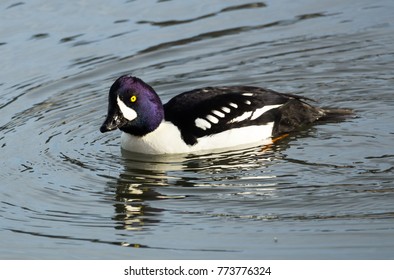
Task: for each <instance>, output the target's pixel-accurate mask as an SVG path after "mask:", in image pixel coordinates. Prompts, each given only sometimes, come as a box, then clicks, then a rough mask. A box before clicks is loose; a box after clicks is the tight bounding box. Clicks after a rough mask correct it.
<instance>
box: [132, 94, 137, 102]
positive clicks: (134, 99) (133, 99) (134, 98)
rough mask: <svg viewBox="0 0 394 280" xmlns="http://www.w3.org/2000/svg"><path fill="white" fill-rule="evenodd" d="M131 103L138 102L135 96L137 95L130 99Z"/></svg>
mask: <svg viewBox="0 0 394 280" xmlns="http://www.w3.org/2000/svg"><path fill="white" fill-rule="evenodd" d="M130 101H131V102H133V103H134V102H136V101H137V96H135V95H132V96H131V97H130Z"/></svg>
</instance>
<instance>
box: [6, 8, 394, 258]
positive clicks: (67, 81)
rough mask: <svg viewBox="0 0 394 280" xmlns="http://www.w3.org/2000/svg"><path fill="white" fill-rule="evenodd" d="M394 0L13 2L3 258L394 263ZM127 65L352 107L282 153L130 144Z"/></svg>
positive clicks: (171, 88)
mask: <svg viewBox="0 0 394 280" xmlns="http://www.w3.org/2000/svg"><path fill="white" fill-rule="evenodd" d="M393 13H394V2H393V1H391V0H381V1H379V0H377V1H373V2H371V1H367V0H354V1H312V0H304V1H289V0H283V1H274V0H269V1H264V2H258V1H239V0H231V1H201V0H198V1H197V0H195V1H180V0H173V1H147V0H143V1H126V0H115V1H111V2H108V1H104V0H99V1H98V0H94V1H93V0H87V1H71V2H70V1H69V2H67V1H49V2H48V1H43V0H32V1H25V2H20V1H14V0H9V1H2V2H1V4H0V26H1V28H0V52H1V58H0V67H1V69H2V71H1V75H0V114H1V118H0V131H1V132H0V147H1V149H0V153H1V159H2V160H1V168H0V179H1V181H0V217H1V224H0V243H1V245H0V258H2V259H157V258H159V259H195V258H198V259H207V258H209V259H216V258H220V259H290V258H291V259H292V258H295V259H300V258H301V259H305V258H307V259H309V258H311V259H332V258H334V259H350V258H351V259H365V258H367V259H369V258H371V259H383V258H388V259H394V183H393V182H394V168H393V165H394V149H393V138H394V125H393V119H394V99H393V91H394V89H393V88H394V48H393V46H394V17H393ZM126 73H132V74H134V75H137V76H139V77H141V78H143V79H144V80H146V81H147V82H148V83H150V84H151V85H152V86H154V87H155V89H156V90H157V92H158V93H159V94H160V96H161V98H162V99H163V100H164V101H167V100H168V99H169V98H171V97H172V96H174V95H175V94H177V93H180V92H182V91H185V90H188V89H192V88H195V87H201V86H209V85H226V84H232V85H234V84H248V85H257V86H264V87H268V88H272V89H274V90H278V91H284V92H293V93H302V94H303V95H305V96H307V97H310V98H313V99H316V100H318V102H319V104H322V105H324V106H333V107H345V108H352V109H354V110H355V111H356V114H357V118H353V119H349V120H348V121H345V122H343V123H331V124H324V125H317V126H314V127H312V128H309V129H306V130H304V131H302V132H300V133H297V134H293V135H291V137H289V138H287V139H285V140H283V141H281V142H279V143H278V144H277V145H275V146H272V147H256V148H252V149H247V150H239V151H233V152H222V153H218V154H205V155H200V156H192V155H185V156H173V157H143V156H137V155H131V154H122V152H121V150H120V148H119V136H120V133H119V132H115V133H110V134H101V133H100V132H99V127H100V125H101V123H102V121H103V120H104V117H105V115H106V107H107V103H106V101H107V92H108V89H109V86H110V85H111V84H112V82H113V81H114V79H115V78H116V77H118V76H120V75H122V74H126Z"/></svg>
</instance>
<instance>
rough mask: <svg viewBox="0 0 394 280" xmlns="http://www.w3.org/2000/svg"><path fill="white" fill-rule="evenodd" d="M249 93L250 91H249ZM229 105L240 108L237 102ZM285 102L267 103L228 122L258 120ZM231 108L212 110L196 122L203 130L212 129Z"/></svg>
mask: <svg viewBox="0 0 394 280" xmlns="http://www.w3.org/2000/svg"><path fill="white" fill-rule="evenodd" d="M247 94H249V93H247ZM245 103H246V104H251V102H250V101H249V100H246V101H245ZM228 105H229V107H233V108H235V109H236V108H238V105H237V104H236V103H233V102H231V103H229V104H228ZM282 105H283V104H275V105H267V106H264V107H261V108H258V109H256V110H252V111H247V112H244V113H243V114H242V115H240V116H238V117H235V118H233V119H231V120H229V121H228V122H227V123H240V122H243V121H245V120H248V119H249V120H251V121H253V120H256V119H257V118H259V117H260V116H262V115H263V114H264V113H265V112H268V111H269V110H272V109H275V108H277V107H280V106H282ZM230 112H231V109H230V108H228V107H221V108H220V111H219V110H212V111H211V113H210V114H208V115H206V116H205V117H202V118H197V119H196V120H195V121H194V124H195V125H196V127H198V128H201V129H202V130H207V129H210V128H211V127H212V126H213V125H215V124H218V123H219V122H220V118H225V117H226V114H228V113H230Z"/></svg>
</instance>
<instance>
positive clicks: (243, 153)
mask: <svg viewBox="0 0 394 280" xmlns="http://www.w3.org/2000/svg"><path fill="white" fill-rule="evenodd" d="M122 157H123V161H124V167H125V168H124V170H123V172H122V173H121V174H120V175H119V177H118V178H117V179H116V180H115V182H113V184H114V185H113V186H112V188H115V193H116V195H115V200H116V203H115V204H114V207H115V215H114V219H115V220H116V221H118V224H117V226H116V228H117V229H121V230H133V231H141V230H144V229H148V228H149V227H151V226H153V225H155V224H157V223H159V222H160V216H161V215H163V212H164V211H165V209H163V208H159V207H157V206H156V205H160V203H155V201H159V200H165V199H169V200H173V199H184V198H186V197H187V195H185V193H187V192H186V190H185V188H190V187H198V186H202V185H204V186H206V185H210V184H214V183H215V182H220V184H221V186H223V181H224V180H227V181H228V180H242V176H245V171H247V170H250V169H253V168H260V169H261V168H262V167H264V166H269V163H270V162H272V161H273V159H274V158H275V157H276V153H275V151H274V150H273V148H272V147H264V149H262V148H261V147H259V148H253V149H246V150H239V151H232V152H223V153H215V154H205V155H198V156H192V155H176V156H165V157H164V156H161V157H160V156H148V155H141V154H134V153H133V154H131V153H129V152H126V151H122ZM246 173H247V172H246ZM229 174H230V175H231V179H229V177H230V176H229ZM152 205H155V207H154V206H152ZM161 205H163V204H161ZM165 205H167V204H165Z"/></svg>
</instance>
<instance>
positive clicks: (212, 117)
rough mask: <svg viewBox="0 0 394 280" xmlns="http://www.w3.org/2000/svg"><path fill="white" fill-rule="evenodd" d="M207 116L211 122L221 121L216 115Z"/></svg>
mask: <svg viewBox="0 0 394 280" xmlns="http://www.w3.org/2000/svg"><path fill="white" fill-rule="evenodd" d="M206 118H207V120H208V121H210V122H211V123H218V122H219V119H218V118H216V117H214V116H212V115H207V116H206Z"/></svg>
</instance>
